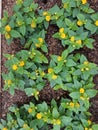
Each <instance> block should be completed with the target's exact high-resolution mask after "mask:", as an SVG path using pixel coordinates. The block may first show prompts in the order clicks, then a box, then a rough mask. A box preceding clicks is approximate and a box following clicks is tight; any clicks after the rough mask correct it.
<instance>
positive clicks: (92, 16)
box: [0, 0, 98, 130]
mask: <svg viewBox="0 0 98 130" xmlns="http://www.w3.org/2000/svg"><path fill="white" fill-rule="evenodd" d="M13 9H14V12H13V15H12V16H8V13H7V12H6V11H5V12H4V17H3V18H2V20H1V23H2V27H1V33H2V34H4V35H5V38H6V40H7V43H8V44H10V43H11V42H12V40H14V39H15V38H18V39H19V40H20V43H21V44H22V45H23V46H24V49H23V50H21V51H19V52H17V53H16V54H15V55H11V54H4V56H5V57H6V58H7V59H8V60H7V62H6V63H5V66H6V67H7V68H8V73H7V74H2V76H3V79H4V81H5V85H4V90H9V92H10V93H11V94H13V95H14V91H15V89H19V90H23V91H25V92H26V94H27V95H28V96H32V95H33V96H34V97H35V98H36V100H39V93H40V91H41V90H42V89H44V87H45V86H46V83H47V82H49V83H50V86H51V87H53V89H54V90H59V89H63V90H67V91H68V92H69V96H70V98H69V99H67V98H66V99H61V101H60V102H58V103H56V101H54V100H52V102H51V104H50V105H49V106H48V105H47V103H46V102H43V103H41V104H37V103H36V101H32V102H31V103H30V104H26V105H24V106H21V107H20V108H18V107H17V106H15V107H11V108H10V112H9V114H8V115H7V121H4V120H1V124H0V128H1V129H2V130H18V129H20V130H38V129H39V130H41V129H43V130H48V129H49V127H50V126H51V129H53V130H60V129H61V128H64V130H96V129H97V128H98V125H95V124H94V123H91V121H90V120H89V119H90V113H89V112H88V109H89V107H90V105H91V104H90V102H89V99H90V98H92V97H94V96H95V95H96V94H97V92H98V91H97V90H95V89H94V88H93V87H94V83H93V76H94V75H95V74H97V73H98V67H97V65H96V64H94V63H91V62H89V61H88V59H87V58H86V57H85V56H84V55H82V54H72V53H73V51H74V50H78V49H80V48H83V47H84V46H86V47H88V48H90V49H92V48H93V42H94V39H92V38H91V37H90V36H91V35H92V34H94V33H95V32H96V33H97V32H98V13H95V11H94V10H93V9H91V8H90V7H89V4H88V3H87V0H73V1H69V0H62V5H61V7H58V6H57V5H55V6H54V7H52V8H50V9H49V10H47V11H44V10H41V9H39V8H38V5H37V4H35V3H34V1H33V2H32V0H28V1H27V0H24V1H23V0H17V1H16V4H15V6H14V8H13ZM50 25H55V26H56V27H57V32H56V33H55V34H53V37H54V38H57V39H59V40H60V41H61V45H62V46H63V47H64V50H63V51H62V53H61V55H50V58H49V59H48V58H47V54H48V53H49V52H48V46H47V43H46V41H45V36H46V35H47V29H48V27H49V26H50ZM25 49H28V50H25ZM52 127H53V128H52Z"/></svg>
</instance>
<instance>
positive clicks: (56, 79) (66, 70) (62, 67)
mask: <svg viewBox="0 0 98 130" xmlns="http://www.w3.org/2000/svg"><path fill="white" fill-rule="evenodd" d="M97 73H98V67H97V65H96V64H94V63H91V62H89V61H88V60H87V58H86V57H85V56H84V55H80V54H75V55H73V54H70V55H69V54H68V50H65V51H63V52H62V54H61V55H60V56H58V55H51V60H50V64H49V67H48V73H47V79H48V81H49V82H50V86H51V87H53V88H54V89H60V88H62V89H64V90H68V91H70V90H71V89H72V88H74V84H76V83H75V81H76V82H80V86H81V85H84V84H86V83H89V82H90V83H91V82H93V78H92V77H93V75H95V74H97ZM76 86H77V85H76ZM77 88H78V86H77Z"/></svg>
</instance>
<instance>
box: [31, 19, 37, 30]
mask: <svg viewBox="0 0 98 130" xmlns="http://www.w3.org/2000/svg"><path fill="white" fill-rule="evenodd" d="M31 27H32V28H36V22H35V21H34V20H32V22H31Z"/></svg>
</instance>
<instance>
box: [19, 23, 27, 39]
mask: <svg viewBox="0 0 98 130" xmlns="http://www.w3.org/2000/svg"><path fill="white" fill-rule="evenodd" d="M19 29H20V33H21V34H22V35H23V36H24V35H25V33H26V27H25V25H23V26H21V27H20V28H19Z"/></svg>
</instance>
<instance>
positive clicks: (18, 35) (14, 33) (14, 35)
mask: <svg viewBox="0 0 98 130" xmlns="http://www.w3.org/2000/svg"><path fill="white" fill-rule="evenodd" d="M11 36H12V37H13V38H20V37H21V35H20V33H19V32H18V31H16V30H12V31H11Z"/></svg>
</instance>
